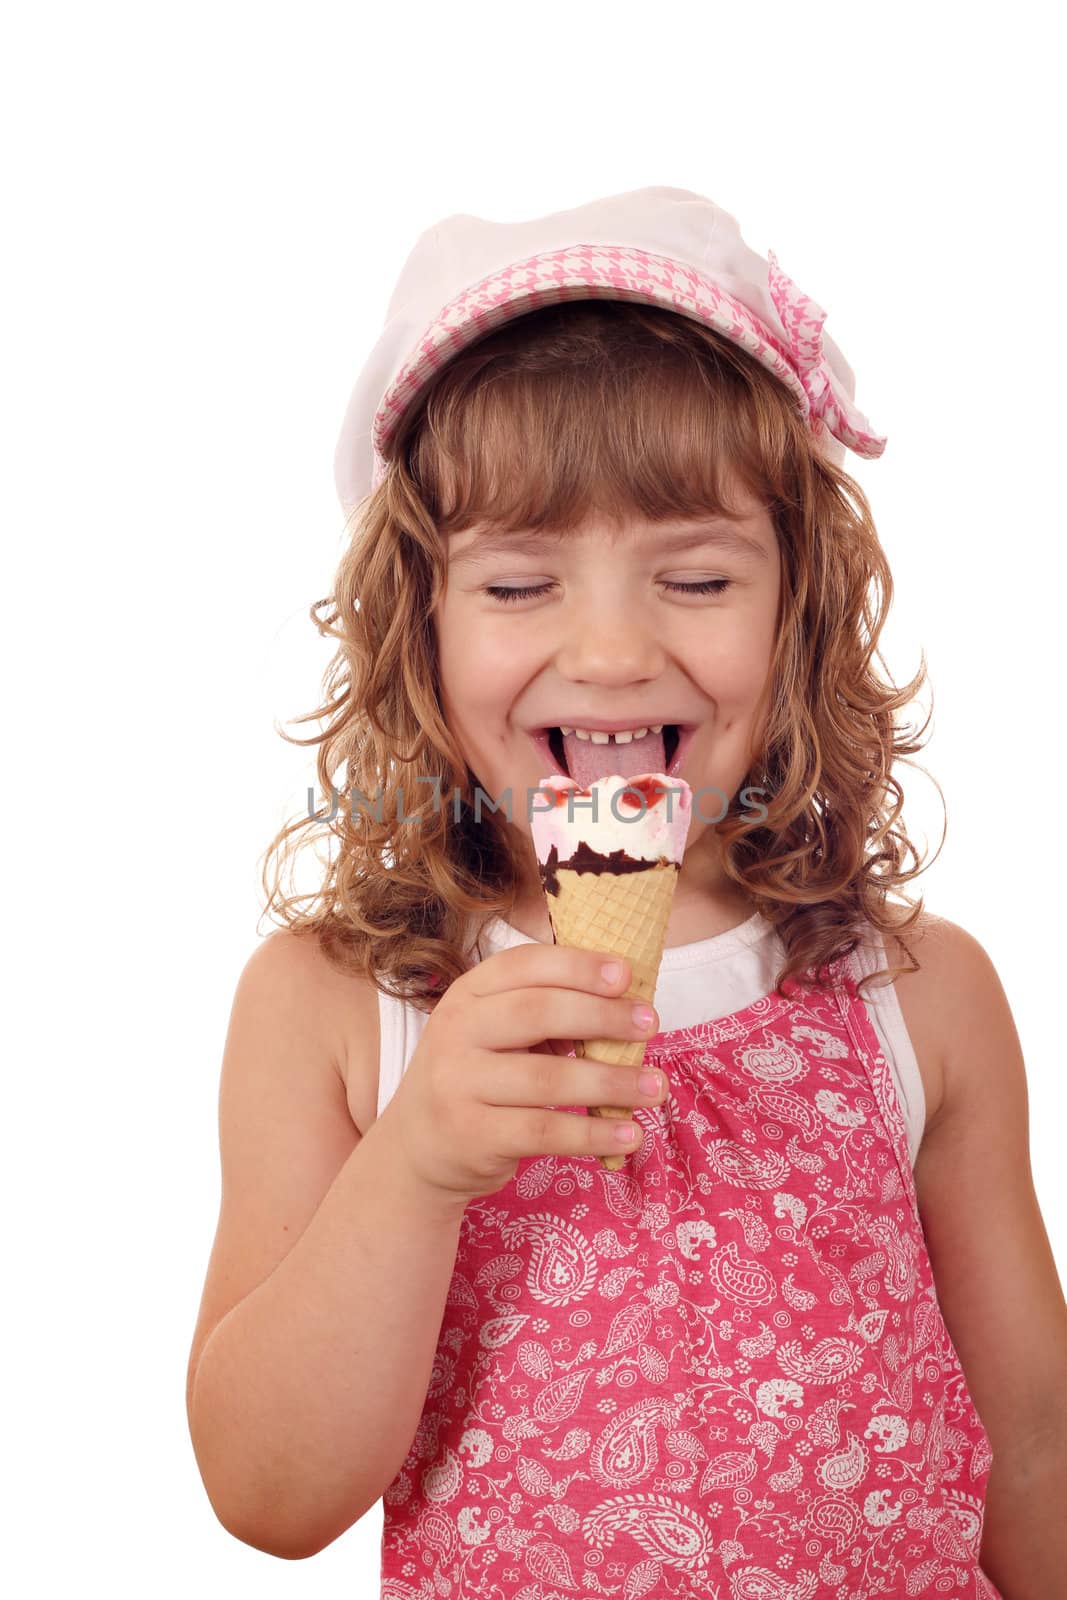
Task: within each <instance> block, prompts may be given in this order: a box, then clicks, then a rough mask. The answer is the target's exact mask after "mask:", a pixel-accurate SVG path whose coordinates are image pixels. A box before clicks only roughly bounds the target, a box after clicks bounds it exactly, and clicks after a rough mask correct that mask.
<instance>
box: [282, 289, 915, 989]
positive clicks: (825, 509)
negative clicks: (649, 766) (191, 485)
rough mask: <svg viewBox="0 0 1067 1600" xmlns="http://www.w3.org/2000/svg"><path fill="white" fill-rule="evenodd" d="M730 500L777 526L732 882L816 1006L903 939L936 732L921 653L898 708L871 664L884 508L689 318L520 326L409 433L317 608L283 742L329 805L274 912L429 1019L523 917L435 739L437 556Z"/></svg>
mask: <svg viewBox="0 0 1067 1600" xmlns="http://www.w3.org/2000/svg"><path fill="white" fill-rule="evenodd" d="M727 481H734V482H737V481H739V482H740V483H741V484H742V485H744V486H745V487H746V488H747V489H748V490H749V492H750V493H751V494H753V495H754V496H756V498H757V499H758V500H759V502H760V503H761V504H763V505H765V506H766V507H767V509H768V511H769V513H770V515H771V517H772V519H773V523H774V527H775V529H776V533H777V537H778V541H779V549H780V554H781V566H782V583H781V598H780V603H779V617H778V629H777V642H776V646H775V652H774V659H773V663H772V670H771V673H770V675H769V678H768V687H767V690H766V691H765V702H764V704H765V706H766V710H767V718H766V722H765V724H764V737H763V740H762V745H763V748H762V750H761V752H760V754H759V759H758V761H756V762H754V763H753V765H752V768H751V770H750V772H749V774H748V775H747V777H746V781H745V783H744V784H742V785H741V786H740V788H739V790H738V796H740V795H741V794H742V793H743V792H744V790H745V788H746V786H747V785H749V784H751V785H753V786H758V787H759V788H760V789H761V790H762V791H763V793H764V795H769V797H770V798H769V800H765V806H766V810H767V815H766V816H765V817H762V818H759V819H758V820H754V819H753V816H752V813H751V810H750V809H749V808H750V806H751V800H750V799H746V801H745V803H744V805H742V804H741V803H740V801H739V799H738V796H735V797H734V798H733V800H731V802H730V805H729V808H728V810H727V812H726V814H725V816H724V817H723V818H722V819H721V820H720V821H719V822H718V823H717V824H716V825H715V826H716V829H717V833H718V837H719V841H720V844H721V852H722V864H723V870H724V871H725V873H726V874H727V875H728V876H729V878H730V879H732V881H733V882H734V883H736V884H737V885H738V886H739V887H740V889H741V890H742V891H743V893H744V895H745V896H746V897H747V898H748V900H749V901H750V903H751V904H752V906H753V908H754V909H758V910H759V911H761V912H762V913H763V915H764V916H765V917H766V918H767V919H768V920H769V921H770V922H771V923H772V924H773V925H774V927H775V929H776V932H777V933H778V935H779V937H780V938H781V940H782V943H783V946H784V949H785V952H786V957H787V959H786V964H785V966H784V967H783V968H782V969H781V971H780V973H779V975H778V981H777V988H778V992H779V993H781V994H783V995H784V994H785V992H786V991H785V989H784V987H783V986H784V985H785V984H786V982H787V980H790V979H796V978H798V977H800V976H801V975H802V976H803V978H804V979H805V981H808V982H812V983H815V984H816V985H825V984H826V983H827V982H828V979H829V973H828V970H827V964H828V962H829V961H830V960H832V959H833V958H834V957H836V956H840V955H843V954H846V953H847V952H848V951H850V950H851V949H852V948H853V946H854V945H855V944H856V943H857V941H858V937H859V933H860V928H859V925H860V924H861V923H862V922H864V921H866V922H868V923H870V924H871V925H873V926H874V927H876V928H878V929H880V930H881V931H882V932H883V933H888V932H893V933H894V934H895V935H896V936H897V937H898V938H901V935H902V934H903V933H905V932H906V931H907V930H908V929H909V928H910V927H911V926H912V924H913V923H914V922H915V921H916V920H917V919H918V918H919V916H920V915H921V913H922V904H923V903H922V900H921V899H920V900H919V901H918V903H917V904H914V905H912V902H910V901H907V902H906V903H907V904H908V905H909V906H911V907H912V909H911V914H910V915H909V916H908V917H907V918H905V919H904V920H900V918H899V916H898V915H897V911H898V909H899V908H895V907H892V906H890V905H889V904H888V897H889V895H890V894H891V893H892V892H895V891H897V890H898V889H899V888H900V886H902V885H903V884H905V883H907V882H909V881H910V880H911V879H912V878H914V877H916V876H917V875H918V874H919V873H920V872H921V871H923V870H925V868H924V866H923V865H922V860H921V859H920V858H919V857H917V856H916V852H915V849H914V847H913V845H912V844H911V842H910V841H909V839H908V837H907V833H906V831H905V829H904V826H903V823H902V822H899V821H898V819H899V818H900V813H901V810H902V806H903V794H902V790H901V787H900V784H899V783H898V781H897V779H896V777H895V776H894V775H893V771H892V769H893V765H894V763H895V762H896V761H897V760H898V759H899V758H906V757H907V756H909V755H912V754H914V753H916V752H917V751H918V750H920V749H921V748H922V735H923V733H924V732H925V729H926V726H927V724H928V723H929V720H930V715H932V707H931V713H930V714H928V716H927V719H926V722H924V724H923V726H922V728H920V729H918V730H912V729H911V728H910V726H908V725H905V726H904V727H903V728H901V727H898V724H897V718H896V713H897V712H898V711H899V710H900V709H901V708H902V707H904V706H906V705H907V704H908V703H909V702H910V701H911V700H912V699H913V697H914V695H915V693H916V692H917V691H918V689H919V688H920V687H921V686H922V684H923V683H924V682H925V681H926V663H925V656H923V657H922V663H921V666H920V670H919V672H918V673H917V674H916V676H915V677H914V678H913V679H912V680H911V682H910V683H908V684H906V685H905V686H904V687H903V688H896V687H895V686H894V685H893V684H892V681H891V680H889V681H886V680H883V678H882V677H880V676H879V674H878V673H877V672H876V671H875V669H874V667H873V666H872V659H873V658H874V657H875V656H876V654H877V644H878V638H879V635H880V633H881V630H882V627H883V625H884V622H885V619H886V616H887V614H888V611H889V607H890V605H891V603H892V595H893V581H892V577H891V575H890V571H889V566H888V563H887V561H886V558H885V555H884V553H883V551H882V547H881V544H880V542H879V539H878V535H877V533H876V531H875V527H874V523H873V520H872V517H871V512H870V508H869V505H868V502H867V500H866V498H865V496H864V494H863V492H862V490H861V489H860V488H859V486H858V485H857V484H856V483H855V481H854V480H853V479H851V478H850V477H849V476H848V475H847V474H846V473H845V472H843V471H840V470H839V469H838V468H836V467H835V466H833V465H831V464H830V463H828V462H827V460H826V459H825V458H824V456H823V455H822V454H821V453H820V451H819V450H818V447H817V445H816V443H815V441H814V440H813V438H812V436H811V434H810V432H809V431H808V428H807V426H806V425H805V423H804V422H803V419H802V418H801V417H800V415H799V413H798V411H797V409H796V405H795V402H794V400H793V398H792V396H791V395H790V394H789V392H788V391H787V390H786V389H785V388H784V386H783V385H781V384H780V383H779V381H778V380H777V379H776V378H775V377H774V376H773V375H772V374H771V373H770V372H768V371H767V369H766V368H765V367H763V366H762V365H761V364H760V363H759V362H757V361H756V360H755V359H754V358H753V357H751V356H749V355H748V354H747V353H746V352H745V351H744V350H743V349H741V348H740V347H739V346H738V345H736V344H734V343H733V342H732V341H730V340H727V339H725V338H722V337H720V336H718V335H717V334H716V333H714V332H713V331H712V330H710V329H709V328H706V327H704V326H703V325H701V324H699V323H696V322H694V321H692V320H690V319H688V318H686V317H683V316H680V315H676V314H674V313H672V312H667V311H664V310H661V309H659V308H654V307H649V306H645V305H638V304H633V303H629V302H625V301H620V300H596V299H591V300H582V301H574V302H567V303H564V304H560V305H554V306H548V307H544V308H542V309H540V310H537V311H534V312H530V313H527V314H526V315H524V316H522V317H519V318H517V319H515V320H513V321H511V322H508V323H505V324H504V325H503V326H502V327H500V328H498V329H497V330H495V331H494V332H492V333H491V334H489V335H488V336H486V337H484V338H482V339H481V340H479V341H478V342H477V343H475V344H473V345H470V346H468V347H467V348H466V349H465V350H463V351H461V352H460V353H459V354H458V355H457V356H455V357H454V358H453V359H452V360H451V362H450V363H449V364H448V365H447V366H446V367H445V369H444V370H443V372H442V373H441V374H440V375H439V377H438V379H437V381H436V382H435V384H434V386H433V387H432V389H431V390H430V391H429V392H428V394H427V395H425V396H424V397H423V398H422V399H421V401H420V402H419V403H418V404H417V405H416V407H415V408H414V410H413V411H412V412H411V414H409V415H408V416H407V417H406V418H405V419H404V420H403V423H402V425H401V427H400V429H399V430H398V432H397V435H396V438H395V441H394V444H393V448H392V453H391V459H390V461H389V463H388V470H387V473H386V475H385V477H384V479H383V481H382V482H381V483H380V484H379V486H378V488H377V489H376V490H375V491H374V492H373V493H371V494H370V495H369V496H367V497H365V498H364V500H362V501H361V502H360V504H359V505H358V506H357V507H356V508H355V510H354V512H353V513H352V517H351V519H350V520H351V526H350V529H349V530H348V532H349V535H350V537H349V541H348V543H347V548H346V550H345V553H344V555H343V557H342V559H341V561H340V564H339V567H338V570H337V573H336V577H335V579H334V583H333V589H332V593H331V594H330V595H329V596H327V597H326V598H325V599H323V600H319V601H317V602H316V603H315V604H314V605H313V606H312V607H311V608H310V612H309V615H310V617H311V620H312V622H313V623H314V624H315V626H316V627H317V628H318V630H319V632H320V633H321V634H322V635H324V636H326V637H329V638H331V639H333V640H335V641H336V651H335V653H334V655H333V657H332V659H331V661H330V663H329V665H328V667H327V669H326V672H325V674H324V678H323V689H324V695H325V701H324V704H322V705H320V706H318V707H316V709H315V710H314V711H310V712H308V713H306V715H304V716H302V717H298V718H295V719H293V720H294V721H295V722H297V723H305V722H311V721H321V720H322V719H325V727H324V729H323V730H322V731H320V732H319V733H317V734H316V735H315V737H313V738H311V739H298V738H291V737H290V736H289V735H287V734H285V733H284V732H283V733H282V734H281V736H282V737H283V738H285V739H286V740H287V742H289V743H291V744H296V745H303V746H317V747H318V756H317V760H316V769H317V774H318V779H319V783H320V786H321V790H322V793H323V794H324V795H326V796H329V797H330V802H329V804H328V805H327V806H326V808H325V810H324V811H321V812H320V811H317V812H315V813H314V814H311V812H310V810H309V812H308V813H307V814H305V815H304V816H301V817H298V818H296V819H294V820H292V821H290V822H289V823H287V824H286V825H285V826H284V827H283V828H282V829H281V831H280V832H279V833H278V834H277V835H276V837H275V838H274V840H273V841H272V842H271V844H270V846H269V847H268V849H267V851H266V852H265V855H264V857H263V858H262V884H263V887H264V890H265V892H266V895H267V901H266V906H265V911H271V910H272V909H274V908H276V909H277V911H278V912H279V913H280V916H281V921H282V923H283V924H284V925H285V926H287V927H289V928H290V929H292V930H294V931H295V932H298V933H301V934H306V935H308V936H314V937H316V938H317V939H318V941H319V944H320V946H321V948H322V950H323V952H324V954H325V955H326V957H327V958H328V960H329V961H330V962H331V964H332V965H333V966H335V967H337V968H338V969H340V970H342V971H345V972H348V973H352V974H358V975H359V976H361V977H363V978H364V979H366V980H367V981H369V982H370V983H372V984H373V985H374V986H375V987H376V988H377V989H378V990H380V991H381V992H382V993H384V994H388V995H391V996H394V997H396V998H399V999H402V1000H406V1001H408V1002H410V1003H412V1004H414V1005H415V1006H417V1007H419V1008H420V1009H422V1010H426V1011H428V1010H430V1009H432V1006H433V1004H434V1002H435V1000H436V999H438V998H439V997H440V995H441V994H442V993H443V992H444V990H446V989H447V988H448V986H449V984H451V983H452V982H453V980H454V979H456V978H457V977H459V976H460V975H461V974H462V973H463V972H465V971H466V970H467V969H468V967H469V965H470V959H469V958H470V955H471V953H472V950H473V946H474V941H475V940H476V939H477V938H478V937H479V936H480V934H481V932H482V930H483V929H484V927H485V924H486V923H487V922H488V921H489V919H490V918H492V917H494V916H500V917H503V918H505V919H506V918H507V917H508V915H509V913H510V911H511V909H512V907H513V904H514V897H515V892H516V885H517V884H518V883H519V882H520V881H521V879H522V867H521V854H520V853H521V852H522V851H523V850H524V849H526V850H528V848H529V845H528V841H527V840H526V839H525V836H522V837H520V836H518V835H517V833H516V831H515V829H514V828H513V826H512V825H511V824H509V823H508V821H507V819H506V817H504V816H500V815H498V814H497V813H495V812H493V811H489V812H488V814H482V815H480V817H479V818H478V820H477V822H476V821H475V812H474V801H473V791H474V789H475V787H476V782H477V780H476V779H475V776H474V774H473V773H472V772H471V770H470V768H469V767H468V766H467V764H466V761H465V759H464V756H463V753H462V751H461V750H460V749H459V748H458V747H457V746H456V744H455V742H454V740H453V738H452V736H451V735H450V733H449V730H448V728H447V727H446V726H445V723H444V720H443V718H442V713H441V707H440V703H439V697H438V693H437V684H438V670H437V669H438V662H437V647H436V637H435V631H434V623H433V617H434V612H435V608H436V606H437V604H438V602H439V600H440V598H441V596H442V594H443V591H444V586H445V578H446V570H447V539H448V536H449V535H450V534H452V533H455V532H459V531H461V530H462V529H464V528H467V527H470V526H472V525H473V524H474V523H476V522H477V523H478V524H480V525H484V526H485V527H487V528H493V529H506V530H512V529H517V528H534V529H538V530H546V529H549V530H553V531H555V530H558V529H573V528H575V527H580V526H582V525H584V523H585V521H586V519H587V518H588V517H590V516H592V515H594V514H598V515H600V516H602V517H605V518H607V519H608V520H609V521H614V522H618V523H622V522H625V521H627V520H628V519H630V518H632V517H633V516H634V515H635V514H636V515H638V516H640V517H643V518H646V519H648V520H649V521H652V522H657V521H661V520H666V519H668V518H675V517H678V516H682V517H687V518H688V517H696V516H700V515H705V514H708V513H725V514H727V515H730V514H732V513H733V514H736V508H735V507H732V506H731V505H730V503H729V502H728V500H727V497H726V493H725V489H726V483H727ZM872 590H873V591H874V592H873V597H872V593H871V591H872ZM877 660H878V661H879V662H880V663H881V664H882V666H883V667H884V662H883V661H882V657H881V655H880V654H877ZM279 731H281V730H279ZM342 767H344V769H345V770H344V780H343V781H342V782H339V781H338V779H339V777H340V772H341V768H342ZM426 773H433V774H435V775H439V778H440V788H439V791H438V798H437V799H436V800H435V797H434V796H433V795H432V794H430V793H428V792H427V790H426V788H425V787H421V788H420V786H419V785H418V783H417V781H416V780H417V778H418V777H419V775H421V774H426ZM423 781H424V783H425V779H424V780H423ZM938 792H939V793H940V789H939V791H938ZM309 796H310V791H309ZM441 797H444V803H443V804H442V802H441ZM742 812H744V815H742ZM322 836H326V837H327V839H328V841H329V843H330V845H331V847H335V848H331V850H330V852H329V854H328V859H327V860H326V861H325V862H323V861H322V858H321V857H320V858H319V861H320V870H321V875H322V881H321V883H320V884H319V885H318V887H317V888H316V890H315V892H314V893H313V894H310V895H300V894H284V893H283V892H282V889H281V883H280V878H281V871H282V869H283V868H284V867H285V865H286V864H287V863H288V864H289V865H290V866H291V865H292V858H293V856H294V854H295V853H296V851H297V850H298V849H299V846H300V844H302V843H307V842H309V841H310V840H312V839H317V838H321V837H322ZM942 842H943V840H942ZM938 849H939V850H940V846H939V847H938ZM908 856H910V857H911V858H912V859H913V860H914V863H915V864H914V866H913V867H912V868H910V869H907V868H906V866H905V860H906V858H907V857H908ZM935 859H936V857H935ZM272 868H273V877H272V876H271V871H272ZM302 903H303V909H302V908H301V904H302ZM901 943H902V947H903V948H904V949H905V950H906V951H907V953H908V955H909V957H910V959H911V960H912V962H913V965H912V966H910V967H900V966H896V967H891V968H888V969H886V968H882V969H880V972H879V974H878V975H879V976H881V975H882V974H883V973H888V974H890V975H892V976H896V974H898V973H900V972H903V971H912V972H914V971H917V970H918V963H917V962H915V959H914V956H913V955H912V952H911V951H910V949H908V947H907V946H906V945H904V944H903V940H902V939H901ZM864 981H866V980H864Z"/></svg>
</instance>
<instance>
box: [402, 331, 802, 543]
mask: <svg viewBox="0 0 1067 1600" xmlns="http://www.w3.org/2000/svg"><path fill="white" fill-rule="evenodd" d="M396 449H397V451H399V450H402V449H406V450H407V452H408V461H409V468H410V471H411V475H412V478H413V480H414V482H415V483H416V484H417V485H418V489H419V494H420V498H421V499H422V501H423V503H424V505H425V507H426V509H427V511H428V512H429V514H430V516H431V517H432V518H433V521H434V524H435V526H436V528H437V531H438V533H439V534H440V535H441V536H443V537H447V536H448V535H449V534H451V533H459V532H461V531H462V530H464V529H465V528H469V527H472V526H474V525H478V526H479V527H483V526H484V528H485V529H486V531H502V532H511V531H516V530H518V529H520V528H523V529H534V530H537V531H547V532H564V531H566V530H568V529H572V528H577V527H581V526H583V525H584V524H585V523H586V521H587V520H588V519H589V518H591V517H593V516H595V515H599V516H600V517H603V518H604V519H606V521H607V522H608V523H609V524H611V525H614V526H624V525H626V524H627V523H628V522H629V521H630V520H631V519H633V518H637V517H639V518H644V519H647V520H648V521H650V522H653V523H655V522H661V521H666V520H668V519H676V518H693V517H699V516H704V515H708V514H711V515H723V516H727V517H735V516H738V515H739V514H740V513H739V508H738V507H737V505H736V504H733V503H731V500H730V493H731V487H732V485H735V484H740V485H741V486H743V487H744V488H745V489H746V490H747V491H748V493H749V494H750V495H752V496H753V497H755V499H756V500H757V501H758V502H759V503H760V504H762V505H768V506H769V505H771V504H772V503H774V502H782V501H783V500H790V499H794V498H795V478H794V475H793V474H792V473H790V472H789V471H788V470H787V468H788V466H789V464H790V462H792V461H794V460H795V459H796V451H797V450H800V451H801V452H802V453H804V454H807V453H808V452H809V451H810V449H811V445H810V442H809V441H808V437H807V430H806V426H805V424H804V421H803V419H802V418H801V416H800V414H799V412H798V410H797V408H796V405H795V402H794V400H793V398H792V396H791V395H790V394H789V391H788V390H787V389H786V388H785V387H784V385H782V384H780V383H779V382H778V380H777V379H776V378H775V377H774V376H773V374H772V373H769V372H768V371H767V370H766V368H764V367H763V366H762V365H761V364H760V363H759V362H757V361H756V360H755V359H754V358H753V357H750V356H748V355H747V354H746V352H744V351H743V350H741V349H740V348H739V347H738V346H737V345H735V344H733V343H732V341H730V340H727V339H723V338H721V337H720V336H719V335H717V334H715V333H714V332H713V331H712V330H711V329H710V328H706V327H704V326H703V325H702V324H699V323H696V322H693V321H692V320H690V319H689V318H686V317H683V316H680V315H676V314H674V313H672V312H668V311H664V310H662V309H660V308H658V307H650V306H644V305H637V304H634V303H631V302H626V301H618V300H582V301H567V302H563V303H561V304H559V305H553V306H546V307H543V308H541V309H540V310H538V311H534V312H529V313H527V314H526V315H524V316H521V317H518V318H515V319H514V320H513V321H511V322H508V323H505V324H504V325H503V327H501V328H499V329H497V330H495V331H494V332H493V333H491V334H489V335H487V336H486V337H485V338H484V339H481V340H479V341H478V342H477V343H476V344H473V345H471V346H469V347H468V348H467V349H466V350H464V351H462V352H461V353H460V354H459V355H458V356H456V357H454V358H453V360H452V361H451V362H450V363H449V365H448V366H447V367H446V368H445V369H444V371H443V373H442V374H441V376H440V378H439V379H438V382H437V383H436V385H435V386H434V387H433V388H432V389H431V391H430V392H429V394H428V396H426V397H425V398H424V399H423V401H422V402H421V403H420V405H419V406H418V408H417V409H416V411H415V413H414V415H413V416H411V417H409V418H407V419H405V422H404V424H403V426H402V427H401V428H400V430H399V431H398V434H397V440H396ZM791 478H792V479H793V483H792V485H791V483H790V481H789V480H790V479H791Z"/></svg>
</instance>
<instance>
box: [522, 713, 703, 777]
mask: <svg viewBox="0 0 1067 1600" xmlns="http://www.w3.org/2000/svg"><path fill="white" fill-rule="evenodd" d="M695 732H696V728H695V726H694V725H690V724H686V723H677V722H667V723H664V725H663V769H664V772H665V774H666V776H667V777H669V778H674V777H677V776H678V773H679V770H680V768H681V766H682V763H683V761H684V760H685V757H686V754H687V752H688V750H689V746H690V745H691V744H692V742H693V736H694V734H695ZM530 737H531V739H532V740H533V742H534V744H535V745H536V747H537V749H538V752H539V753H540V755H541V756H542V758H543V759H544V760H545V761H546V763H547V765H546V771H547V770H549V768H551V770H552V771H554V772H556V773H558V774H559V776H560V777H564V778H569V777H571V776H572V774H571V773H570V771H569V770H568V767H567V758H566V754H565V752H564V748H563V730H562V729H561V728H538V729H537V730H536V731H535V732H532V733H531V735H530Z"/></svg>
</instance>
